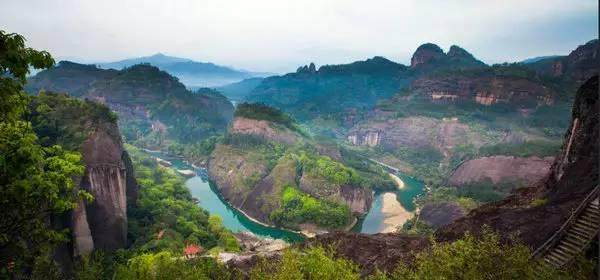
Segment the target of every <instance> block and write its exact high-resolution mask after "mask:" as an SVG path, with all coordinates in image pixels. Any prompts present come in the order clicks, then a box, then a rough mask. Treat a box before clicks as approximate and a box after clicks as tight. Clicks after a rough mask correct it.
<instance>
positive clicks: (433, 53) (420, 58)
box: [410, 43, 445, 68]
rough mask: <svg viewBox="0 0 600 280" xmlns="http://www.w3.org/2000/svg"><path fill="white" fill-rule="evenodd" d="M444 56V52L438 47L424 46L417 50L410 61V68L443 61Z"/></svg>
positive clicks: (429, 44) (430, 44) (432, 45)
mask: <svg viewBox="0 0 600 280" xmlns="http://www.w3.org/2000/svg"><path fill="white" fill-rule="evenodd" d="M444 56H445V54H444V51H443V50H442V49H441V48H440V47H439V46H438V45H436V44H432V43H427V44H423V45H420V46H419V47H418V48H417V50H416V51H415V53H414V54H413V56H412V58H411V59H410V67H411V68H415V67H417V66H419V65H421V64H425V63H428V62H430V61H435V60H438V59H441V58H443V57H444Z"/></svg>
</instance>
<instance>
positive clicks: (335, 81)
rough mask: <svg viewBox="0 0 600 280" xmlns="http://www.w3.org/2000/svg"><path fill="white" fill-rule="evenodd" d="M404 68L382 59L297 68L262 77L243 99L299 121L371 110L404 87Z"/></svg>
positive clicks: (405, 77)
mask: <svg viewBox="0 0 600 280" xmlns="http://www.w3.org/2000/svg"><path fill="white" fill-rule="evenodd" d="M408 75H409V72H408V68H407V67H406V66H404V65H401V64H398V63H395V62H393V61H390V60H388V59H386V58H383V57H373V58H371V59H367V60H365V61H357V62H354V63H351V64H344V65H325V66H321V67H319V69H318V70H316V67H315V68H313V67H309V66H305V67H301V68H299V69H298V71H297V72H295V73H289V74H286V75H283V76H273V77H268V78H265V79H264V80H263V81H262V83H261V84H259V85H258V86H257V87H256V88H254V89H253V90H252V92H251V93H250V94H249V95H248V97H246V99H247V100H248V101H251V102H262V103H265V104H268V105H271V106H274V107H277V108H279V109H282V110H284V111H286V112H289V113H291V114H292V115H293V116H294V117H295V118H297V119H299V120H307V119H313V118H315V117H318V116H324V115H328V114H339V113H343V112H344V111H346V110H350V109H352V108H357V107H372V106H373V105H374V104H375V103H376V102H377V101H378V100H380V99H382V98H385V97H390V96H391V95H392V94H394V93H396V92H397V91H398V90H400V89H401V88H402V87H404V86H406V85H407V82H408V80H407V76H408Z"/></svg>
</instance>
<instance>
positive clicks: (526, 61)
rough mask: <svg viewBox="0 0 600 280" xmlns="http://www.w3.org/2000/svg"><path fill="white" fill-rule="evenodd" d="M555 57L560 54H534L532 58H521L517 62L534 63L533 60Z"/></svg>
mask: <svg viewBox="0 0 600 280" xmlns="http://www.w3.org/2000/svg"><path fill="white" fill-rule="evenodd" d="M557 57H560V55H544V56H536V57H532V58H527V59H523V60H521V61H519V63H523V64H529V63H535V62H538V61H541V60H546V59H555V58H557Z"/></svg>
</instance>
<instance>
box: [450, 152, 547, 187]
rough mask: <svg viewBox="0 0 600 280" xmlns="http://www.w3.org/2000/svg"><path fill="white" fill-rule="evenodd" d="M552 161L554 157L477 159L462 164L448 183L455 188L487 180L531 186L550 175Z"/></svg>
mask: <svg viewBox="0 0 600 280" xmlns="http://www.w3.org/2000/svg"><path fill="white" fill-rule="evenodd" d="M552 161H553V158H552V157H547V158H539V157H529V158H520V157H513V156H491V157H482V158H476V159H472V160H469V161H466V162H464V163H463V164H461V165H460V166H459V167H458V168H457V169H456V170H455V171H454V172H453V173H452V176H450V179H449V180H448V181H449V183H450V184H451V185H454V186H463V185H468V184H473V183H478V182H483V181H486V180H489V181H491V182H492V183H493V184H499V183H502V182H512V183H522V184H523V185H530V184H533V183H536V182H538V181H539V180H541V179H542V178H544V177H545V176H546V175H548V172H549V171H550V165H551V164H552Z"/></svg>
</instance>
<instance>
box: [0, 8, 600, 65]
mask: <svg viewBox="0 0 600 280" xmlns="http://www.w3.org/2000/svg"><path fill="white" fill-rule="evenodd" d="M0 29H3V30H6V31H9V32H17V33H20V34H22V35H24V36H26V38H27V39H28V43H29V45H30V46H32V47H34V48H38V49H45V50H48V51H50V52H51V53H52V54H53V55H54V56H55V57H59V58H70V59H76V60H79V61H87V62H104V61H112V60H118V59H123V58H130V57H136V56H145V55H151V54H154V53H157V52H162V53H165V54H169V55H174V56H181V57H187V58H192V59H194V60H198V61H210V62H214V63H217V64H223V65H229V66H234V67H237V68H244V69H248V70H254V71H271V72H287V71H293V70H295V69H296V68H297V66H298V65H300V64H306V63H309V62H311V61H314V62H315V63H316V64H317V65H323V64H333V63H347V62H351V61H354V60H359V59H360V60H362V59H365V58H368V57H372V56H375V55H380V56H384V57H387V58H389V59H392V60H395V61H398V62H402V63H408V62H409V61H410V57H411V55H412V53H413V52H414V50H415V49H416V48H417V47H418V46H419V45H420V44H421V43H425V42H433V43H436V44H438V45H440V46H441V47H442V48H443V49H445V50H447V49H448V48H449V47H450V45H452V44H457V45H460V46H462V47H464V48H465V49H467V50H468V51H470V52H471V53H473V54H474V55H475V56H476V57H478V58H480V59H482V60H483V61H484V62H486V63H496V62H503V61H517V60H521V59H524V58H528V57H532V56H539V55H551V54H567V53H568V52H569V51H570V50H572V49H574V48H575V47H576V46H577V45H580V44H583V43H585V42H587V41H588V40H590V39H593V38H597V37H598V2H597V0H496V1H494V0H477V1H424V0H384V1H379V0H360V1H350V0H346V1H342V0H298V1H286V0H169V1H166V0H163V1H156V0H145V1H132V0H96V1H87V0H62V1H59V0H56V1H53V0H0Z"/></svg>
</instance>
